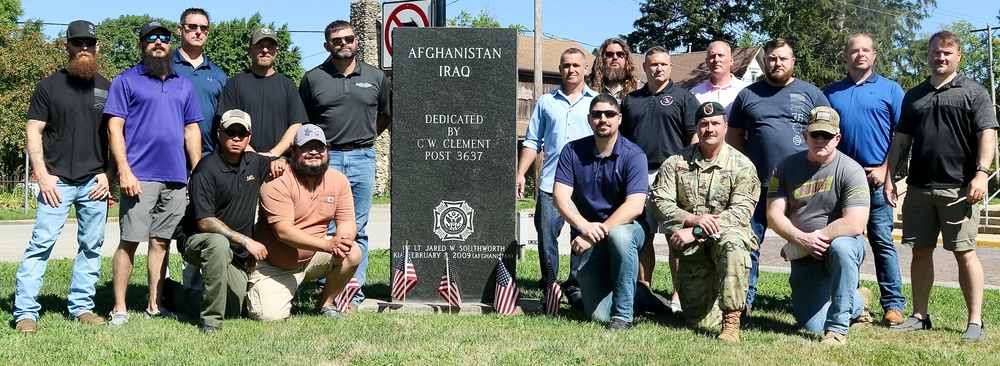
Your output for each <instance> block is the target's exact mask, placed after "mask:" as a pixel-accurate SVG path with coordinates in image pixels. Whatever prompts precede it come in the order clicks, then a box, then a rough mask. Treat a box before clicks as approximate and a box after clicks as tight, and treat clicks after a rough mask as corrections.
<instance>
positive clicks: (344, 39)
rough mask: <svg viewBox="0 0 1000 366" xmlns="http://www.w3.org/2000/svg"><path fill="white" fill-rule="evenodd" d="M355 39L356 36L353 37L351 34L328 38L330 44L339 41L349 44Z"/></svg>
mask: <svg viewBox="0 0 1000 366" xmlns="http://www.w3.org/2000/svg"><path fill="white" fill-rule="evenodd" d="M355 39H357V37H355V36H354V35H353V34H352V35H349V36H343V37H333V38H330V44H341V43H347V44H351V43H354V40H355Z"/></svg>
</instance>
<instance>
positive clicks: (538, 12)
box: [535, 0, 542, 100]
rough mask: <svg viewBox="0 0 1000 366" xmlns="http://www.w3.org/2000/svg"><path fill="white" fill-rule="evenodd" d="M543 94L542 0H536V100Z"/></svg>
mask: <svg viewBox="0 0 1000 366" xmlns="http://www.w3.org/2000/svg"><path fill="white" fill-rule="evenodd" d="M541 96H542V0H535V100H538V98H539V97H541Z"/></svg>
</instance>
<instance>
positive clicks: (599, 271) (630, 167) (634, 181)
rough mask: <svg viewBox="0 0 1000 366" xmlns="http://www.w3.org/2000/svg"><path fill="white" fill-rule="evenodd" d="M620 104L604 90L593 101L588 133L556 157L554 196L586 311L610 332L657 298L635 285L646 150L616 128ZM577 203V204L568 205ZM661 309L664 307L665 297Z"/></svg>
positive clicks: (641, 235) (628, 322) (645, 185)
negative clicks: (568, 230)
mask: <svg viewBox="0 0 1000 366" xmlns="http://www.w3.org/2000/svg"><path fill="white" fill-rule="evenodd" d="M618 108H619V107H618V101H616V100H615V98H614V97H612V96H611V95H610V94H601V95H598V96H597V97H595V98H594V100H593V101H591V103H590V117H589V120H590V127H591V129H593V130H594V135H593V136H588V137H584V138H582V139H579V140H576V141H573V142H570V143H569V144H567V145H566V146H565V147H564V148H563V151H562V153H560V154H559V166H558V168H557V169H556V177H555V186H554V187H553V190H552V199H553V201H554V202H555V206H556V208H557V209H559V213H560V214H561V215H562V216H563V217H564V218H565V219H566V221H567V222H569V224H570V226H572V227H573V231H574V234H577V233H578V234H579V235H574V236H575V239H573V242H572V247H573V251H574V252H576V253H577V254H579V255H580V262H579V272H578V274H577V280H579V282H580V293H581V295H583V307H584V311H585V312H586V314H587V315H588V316H589V317H590V318H591V319H594V320H597V321H602V322H603V321H607V322H609V323H608V326H607V328H608V329H609V330H622V329H630V328H632V320H633V315H634V314H641V313H642V312H643V311H645V309H646V308H647V307H649V306H652V305H651V304H650V301H651V300H654V299H655V295H654V294H653V293H652V292H651V291H649V287H646V286H645V285H644V284H638V285H637V283H636V282H637V281H636V280H637V278H638V270H639V251H640V250H642V247H643V242H644V239H645V234H644V230H643V227H642V224H640V223H639V221H636V220H635V218H636V217H639V215H641V214H642V213H643V206H644V205H645V203H646V192H647V191H648V189H649V187H648V186H649V182H648V177H647V176H646V169H647V166H646V155H645V154H643V152H642V150H641V149H639V147H638V146H636V145H635V144H633V143H632V142H630V141H629V140H627V139H625V138H624V137H622V136H621V134H619V133H618V126H619V125H620V124H621V121H622V117H621V113H620V110H619V109H618ZM571 206H575V207H571ZM656 300H657V301H659V306H658V308H659V309H664V308H666V304H665V303H664V301H663V300H665V299H656Z"/></svg>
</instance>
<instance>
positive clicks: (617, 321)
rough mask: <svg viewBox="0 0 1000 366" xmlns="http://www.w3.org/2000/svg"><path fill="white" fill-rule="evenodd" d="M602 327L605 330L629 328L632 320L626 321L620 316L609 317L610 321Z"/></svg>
mask: <svg viewBox="0 0 1000 366" xmlns="http://www.w3.org/2000/svg"><path fill="white" fill-rule="evenodd" d="M604 328H605V329H607V330H629V329H632V322H627V321H625V319H622V318H611V322H610V323H608V326H606V327H604Z"/></svg>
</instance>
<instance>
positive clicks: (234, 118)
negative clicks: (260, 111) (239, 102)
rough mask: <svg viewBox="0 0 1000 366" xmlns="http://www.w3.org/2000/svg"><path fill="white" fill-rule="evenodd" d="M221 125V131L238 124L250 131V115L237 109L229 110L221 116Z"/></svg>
mask: <svg viewBox="0 0 1000 366" xmlns="http://www.w3.org/2000/svg"><path fill="white" fill-rule="evenodd" d="M221 124H222V128H223V129H226V128H229V126H232V125H236V124H238V125H242V126H243V127H246V129H247V131H250V115H249V114H247V112H244V111H241V110H239V109H231V110H228V111H226V113H223V114H222V122H221Z"/></svg>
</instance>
